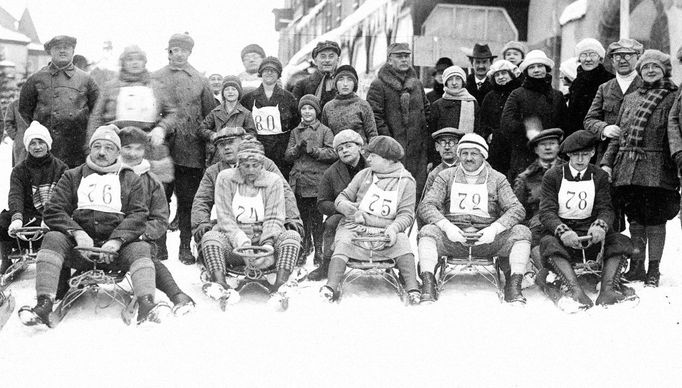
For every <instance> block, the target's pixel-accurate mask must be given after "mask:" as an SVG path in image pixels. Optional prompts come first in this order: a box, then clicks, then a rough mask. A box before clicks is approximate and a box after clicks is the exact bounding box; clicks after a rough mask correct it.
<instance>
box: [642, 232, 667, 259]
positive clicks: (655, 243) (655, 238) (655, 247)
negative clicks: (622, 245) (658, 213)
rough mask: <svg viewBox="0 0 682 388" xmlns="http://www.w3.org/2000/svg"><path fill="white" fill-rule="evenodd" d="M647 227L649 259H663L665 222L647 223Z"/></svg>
mask: <svg viewBox="0 0 682 388" xmlns="http://www.w3.org/2000/svg"><path fill="white" fill-rule="evenodd" d="M645 229H646V238H647V243H648V246H649V261H661V257H663V247H664V246H665V224H661V225H647V226H646V228H645Z"/></svg>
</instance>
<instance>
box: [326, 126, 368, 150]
mask: <svg viewBox="0 0 682 388" xmlns="http://www.w3.org/2000/svg"><path fill="white" fill-rule="evenodd" d="M343 143H355V144H357V145H359V146H362V145H363V144H365V142H364V141H363V140H362V136H360V134H359V133H357V132H355V131H354V130H352V129H344V130H343V131H341V132H339V133H337V134H336V136H334V143H333V147H334V149H335V150H336V147H338V146H340V145H341V144H343Z"/></svg>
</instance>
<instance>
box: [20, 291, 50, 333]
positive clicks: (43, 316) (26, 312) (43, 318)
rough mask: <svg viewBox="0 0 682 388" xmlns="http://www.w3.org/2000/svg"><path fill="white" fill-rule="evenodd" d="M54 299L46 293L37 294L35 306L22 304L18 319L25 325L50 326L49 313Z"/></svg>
mask: <svg viewBox="0 0 682 388" xmlns="http://www.w3.org/2000/svg"><path fill="white" fill-rule="evenodd" d="M53 304H54V300H53V299H52V297H51V296H48V295H38V302H37V303H36V305H35V307H33V308H30V307H28V306H24V307H22V308H21V309H19V319H20V320H21V323H23V324H24V325H26V326H35V325H47V327H51V326H50V314H51V313H52V305H53Z"/></svg>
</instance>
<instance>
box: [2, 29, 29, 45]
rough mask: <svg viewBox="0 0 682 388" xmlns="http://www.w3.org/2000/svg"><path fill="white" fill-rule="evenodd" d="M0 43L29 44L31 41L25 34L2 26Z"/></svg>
mask: <svg viewBox="0 0 682 388" xmlns="http://www.w3.org/2000/svg"><path fill="white" fill-rule="evenodd" d="M0 41H5V42H14V43H23V44H28V43H30V42H31V39H30V38H29V37H27V36H26V35H24V34H21V33H19V32H16V31H12V30H8V29H7V28H5V27H2V26H0Z"/></svg>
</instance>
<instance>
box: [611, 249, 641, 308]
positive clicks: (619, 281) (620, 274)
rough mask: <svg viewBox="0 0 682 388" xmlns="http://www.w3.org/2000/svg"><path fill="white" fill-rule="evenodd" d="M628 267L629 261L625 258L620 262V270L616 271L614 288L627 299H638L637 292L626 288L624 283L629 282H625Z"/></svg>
mask: <svg viewBox="0 0 682 388" xmlns="http://www.w3.org/2000/svg"><path fill="white" fill-rule="evenodd" d="M627 265H628V260H627V258H626V257H623V259H622V260H621V261H620V267H618V270H617V271H616V276H615V278H614V282H613V283H614V288H615V289H616V291H618V292H620V293H621V294H623V295H624V296H625V299H626V300H628V299H636V298H637V294H636V293H635V290H634V289H633V288H632V287H628V286H626V285H625V284H624V283H627V280H624V276H625V274H624V272H625V267H626V266H627Z"/></svg>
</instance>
